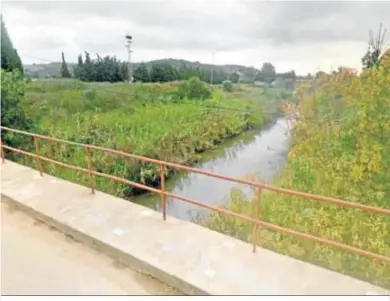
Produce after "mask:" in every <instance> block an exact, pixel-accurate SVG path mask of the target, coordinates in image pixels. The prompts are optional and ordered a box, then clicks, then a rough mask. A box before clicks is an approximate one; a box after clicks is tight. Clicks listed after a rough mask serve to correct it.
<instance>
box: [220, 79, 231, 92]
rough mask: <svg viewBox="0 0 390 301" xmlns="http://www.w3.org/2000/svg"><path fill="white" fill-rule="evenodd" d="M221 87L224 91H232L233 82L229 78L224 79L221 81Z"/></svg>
mask: <svg viewBox="0 0 390 301" xmlns="http://www.w3.org/2000/svg"><path fill="white" fill-rule="evenodd" d="M222 89H223V90H224V91H225V92H232V91H233V84H232V82H231V81H230V80H225V81H223V82H222Z"/></svg>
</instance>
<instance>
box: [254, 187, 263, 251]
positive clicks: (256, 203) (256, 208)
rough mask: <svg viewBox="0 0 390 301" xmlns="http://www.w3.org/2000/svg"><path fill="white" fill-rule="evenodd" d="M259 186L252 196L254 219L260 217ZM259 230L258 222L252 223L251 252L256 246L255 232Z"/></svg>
mask: <svg viewBox="0 0 390 301" xmlns="http://www.w3.org/2000/svg"><path fill="white" fill-rule="evenodd" d="M261 190H262V189H261V188H256V195H255V196H254V204H253V206H254V210H253V211H254V213H255V216H254V218H255V219H260V200H261ZM258 230H259V225H258V224H253V230H252V243H253V253H256V246H257V233H258Z"/></svg>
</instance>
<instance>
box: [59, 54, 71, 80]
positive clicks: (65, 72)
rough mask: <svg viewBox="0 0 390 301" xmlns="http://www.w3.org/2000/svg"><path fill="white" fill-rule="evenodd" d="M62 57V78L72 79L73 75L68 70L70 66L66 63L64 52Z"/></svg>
mask: <svg viewBox="0 0 390 301" xmlns="http://www.w3.org/2000/svg"><path fill="white" fill-rule="evenodd" d="M61 56H62V63H61V77H62V78H69V77H72V75H71V74H70V72H69V69H68V64H67V63H66V61H65V55H64V53H63V52H62V54H61Z"/></svg>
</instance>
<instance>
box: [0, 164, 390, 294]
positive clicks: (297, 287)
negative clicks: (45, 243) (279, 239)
mask: <svg viewBox="0 0 390 301" xmlns="http://www.w3.org/2000/svg"><path fill="white" fill-rule="evenodd" d="M1 169H2V170H1V171H2V180H1V195H2V201H6V202H10V203H12V205H14V206H17V207H18V208H19V209H22V210H24V211H25V212H27V213H29V214H30V215H32V216H33V217H35V218H37V219H40V220H43V221H44V222H46V223H48V224H50V225H52V226H54V227H56V228H58V229H59V230H60V231H63V232H65V233H67V234H69V235H71V236H73V237H74V238H75V239H77V240H79V241H82V242H83V243H85V244H88V245H91V246H92V247H94V248H98V249H99V250H100V251H102V252H105V253H107V254H108V255H110V256H112V257H115V258H116V259H118V260H119V261H121V262H123V263H125V264H127V265H129V266H131V267H133V268H135V269H137V270H139V271H141V272H143V273H146V274H149V275H152V276H153V277H155V278H157V279H159V280H161V281H163V282H165V283H166V284H168V285H170V286H172V287H175V288H177V289H179V290H180V291H182V292H184V293H186V294H215V295H221V294H229V295H298V294H299V295H324V294H326V295H332V294H335V295H365V294H389V292H388V291H385V290H383V289H381V288H379V287H375V286H373V285H371V284H368V283H365V282H362V281H360V280H356V279H353V278H350V277H347V276H344V275H341V274H338V273H335V272H332V271H329V270H326V269H323V268H321V267H317V266H314V265H311V264H308V263H304V262H301V261H298V260H295V259H293V258H290V257H287V256H282V255H279V254H277V253H274V252H271V251H268V250H265V249H261V248H258V251H257V252H256V253H255V254H253V253H252V251H251V250H252V247H251V245H249V244H247V243H244V242H242V241H239V240H236V239H234V238H231V237H228V236H225V235H222V234H220V233H216V232H213V231H210V230H208V229H206V228H203V227H200V226H198V225H195V224H193V223H190V222H186V221H181V220H178V219H176V218H173V217H168V218H167V221H165V222H164V221H163V220H162V217H161V214H160V213H157V212H155V211H153V210H150V209H148V208H145V207H142V206H139V205H136V204H133V203H130V202H127V201H125V200H122V199H119V198H115V197H113V196H110V195H107V194H104V193H101V192H96V194H95V195H92V194H91V192H90V189H89V188H86V187H82V186H79V185H76V184H72V183H70V182H67V181H63V180H60V179H58V178H55V177H52V176H49V175H44V176H43V177H41V176H39V173H38V172H37V171H35V170H32V169H30V168H27V167H24V166H21V165H18V164H15V163H12V162H10V161H6V163H5V164H3V165H2V167H1Z"/></svg>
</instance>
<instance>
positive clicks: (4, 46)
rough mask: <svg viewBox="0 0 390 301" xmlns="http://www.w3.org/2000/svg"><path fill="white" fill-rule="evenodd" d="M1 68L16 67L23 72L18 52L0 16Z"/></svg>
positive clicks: (10, 68)
mask: <svg viewBox="0 0 390 301" xmlns="http://www.w3.org/2000/svg"><path fill="white" fill-rule="evenodd" d="M1 69H4V70H5V71H13V70H16V69H18V70H19V72H20V73H21V74H23V65H22V61H21V60H20V57H19V55H18V52H17V51H16V49H15V48H14V46H13V45H12V42H11V39H10V37H9V35H8V31H7V28H6V27H5V24H4V21H3V16H1Z"/></svg>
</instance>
